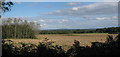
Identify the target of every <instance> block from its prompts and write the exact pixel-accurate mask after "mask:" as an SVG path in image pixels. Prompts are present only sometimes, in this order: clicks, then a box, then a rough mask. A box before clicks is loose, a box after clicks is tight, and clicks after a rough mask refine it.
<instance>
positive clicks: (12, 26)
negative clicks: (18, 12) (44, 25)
mask: <svg viewBox="0 0 120 57" xmlns="http://www.w3.org/2000/svg"><path fill="white" fill-rule="evenodd" d="M2 21H3V22H2V38H3V39H5V38H36V37H35V34H36V33H37V32H36V30H37V29H39V26H40V24H35V23H34V22H28V21H27V20H24V21H23V20H21V19H20V18H19V19H17V18H13V19H12V18H8V19H5V20H2Z"/></svg>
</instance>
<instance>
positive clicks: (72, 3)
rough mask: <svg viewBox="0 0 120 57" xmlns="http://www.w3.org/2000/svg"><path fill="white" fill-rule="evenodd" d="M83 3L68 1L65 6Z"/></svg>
mask: <svg viewBox="0 0 120 57" xmlns="http://www.w3.org/2000/svg"><path fill="white" fill-rule="evenodd" d="M81 4H82V3H80V2H70V3H67V4H65V6H74V5H81Z"/></svg>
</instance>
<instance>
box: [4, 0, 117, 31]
mask: <svg viewBox="0 0 120 57" xmlns="http://www.w3.org/2000/svg"><path fill="white" fill-rule="evenodd" d="M2 16H3V18H8V17H11V18H14V17H17V18H21V19H22V20H28V21H29V22H31V21H32V22H35V23H40V24H41V25H40V26H41V28H40V29H92V28H104V27H116V26H118V6H117V2H14V6H13V7H12V8H11V11H10V12H6V13H4V14H2Z"/></svg>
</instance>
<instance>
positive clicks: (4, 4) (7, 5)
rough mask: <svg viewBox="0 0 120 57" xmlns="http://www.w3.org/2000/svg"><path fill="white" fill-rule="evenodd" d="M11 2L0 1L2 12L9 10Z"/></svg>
mask: <svg viewBox="0 0 120 57" xmlns="http://www.w3.org/2000/svg"><path fill="white" fill-rule="evenodd" d="M13 5H14V4H13V2H11V1H9V2H1V8H2V11H3V12H6V11H10V10H11V7H12V6H13Z"/></svg>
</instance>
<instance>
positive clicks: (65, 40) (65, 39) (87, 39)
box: [10, 33, 117, 50]
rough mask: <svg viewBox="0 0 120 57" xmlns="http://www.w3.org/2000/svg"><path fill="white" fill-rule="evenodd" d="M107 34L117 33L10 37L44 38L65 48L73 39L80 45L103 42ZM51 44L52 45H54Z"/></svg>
mask: <svg viewBox="0 0 120 57" xmlns="http://www.w3.org/2000/svg"><path fill="white" fill-rule="evenodd" d="M108 35H112V36H113V37H116V36H117V34H107V33H91V34H41V35H36V37H37V38H38V39H10V40H12V41H14V42H16V43H18V42H24V43H33V44H36V45H37V44H39V42H41V41H43V40H44V39H45V38H48V39H49V41H54V42H55V44H58V45H60V46H62V47H63V48H64V49H65V50H66V49H68V48H70V46H72V45H73V44H74V40H77V41H80V45H81V46H87V45H88V46H90V45H91V42H105V40H106V38H107V36H108ZM55 44H53V45H55Z"/></svg>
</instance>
